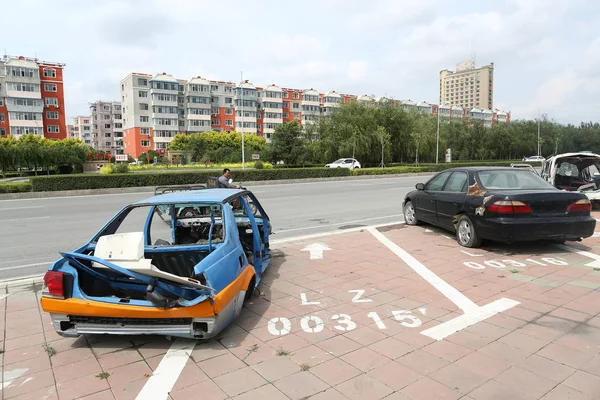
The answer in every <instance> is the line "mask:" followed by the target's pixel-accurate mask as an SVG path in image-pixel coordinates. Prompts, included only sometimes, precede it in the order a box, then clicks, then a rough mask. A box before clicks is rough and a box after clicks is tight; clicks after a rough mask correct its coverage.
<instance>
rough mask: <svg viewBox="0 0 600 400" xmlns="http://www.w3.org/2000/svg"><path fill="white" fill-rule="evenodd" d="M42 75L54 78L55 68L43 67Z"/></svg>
mask: <svg viewBox="0 0 600 400" xmlns="http://www.w3.org/2000/svg"><path fill="white" fill-rule="evenodd" d="M44 76H45V77H46V78H56V70H55V69H44Z"/></svg>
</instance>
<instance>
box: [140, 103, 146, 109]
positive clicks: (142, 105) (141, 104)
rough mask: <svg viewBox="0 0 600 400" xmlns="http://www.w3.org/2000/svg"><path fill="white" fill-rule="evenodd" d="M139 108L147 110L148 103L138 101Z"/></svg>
mask: <svg viewBox="0 0 600 400" xmlns="http://www.w3.org/2000/svg"><path fill="white" fill-rule="evenodd" d="M140 110H148V103H140Z"/></svg>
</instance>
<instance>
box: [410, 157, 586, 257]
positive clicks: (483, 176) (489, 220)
mask: <svg viewBox="0 0 600 400" xmlns="http://www.w3.org/2000/svg"><path fill="white" fill-rule="evenodd" d="M416 188H417V190H413V191H412V192H410V193H408V194H407V195H406V197H405V199H404V203H403V210H404V220H405V221H406V223H407V224H409V225H417V224H418V223H420V222H426V223H429V224H432V225H436V226H439V227H440V228H443V229H446V230H449V231H452V232H456V239H457V241H458V243H459V244H460V245H462V246H465V247H479V246H480V245H481V242H482V240H493V241H499V242H509V243H512V242H524V241H537V240H551V241H553V242H559V243H564V242H565V241H566V240H581V239H582V238H586V237H590V236H592V235H593V234H594V229H595V227H596V219H595V218H593V217H591V216H590V212H591V210H592V206H591V203H590V201H589V199H588V198H587V197H586V195H585V194H583V193H578V192H565V191H561V190H559V189H556V188H555V187H554V186H552V185H551V184H549V183H548V182H546V181H545V180H544V179H542V178H541V177H539V176H538V175H537V174H535V173H533V172H531V171H527V170H522V169H516V168H502V167H470V168H451V169H448V170H445V171H443V172H440V173H438V174H436V175H435V176H433V177H432V178H431V179H430V180H429V181H427V183H425V184H423V183H419V184H417V185H416Z"/></svg>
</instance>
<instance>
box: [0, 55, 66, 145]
mask: <svg viewBox="0 0 600 400" xmlns="http://www.w3.org/2000/svg"><path fill="white" fill-rule="evenodd" d="M64 67H65V64H63V63H56V62H46V61H41V60H38V59H37V58H31V57H23V56H20V57H14V56H7V55H5V56H3V57H2V58H0V137H6V136H8V135H11V134H12V135H14V136H15V137H17V138H18V137H20V136H21V135H24V134H27V133H33V134H36V135H39V136H43V137H46V138H48V139H65V138H67V136H68V134H69V132H68V130H67V124H66V119H65V95H64V88H63V69H64Z"/></svg>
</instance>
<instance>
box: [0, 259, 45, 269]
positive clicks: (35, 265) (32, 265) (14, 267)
mask: <svg viewBox="0 0 600 400" xmlns="http://www.w3.org/2000/svg"><path fill="white" fill-rule="evenodd" d="M53 262H54V261H47V262H41V263H35V264H24V265H15V266H12V267H4V268H0V271H10V270H13V269H23V268H30V267H38V266H40V265H50V264H52V263H53Z"/></svg>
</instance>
